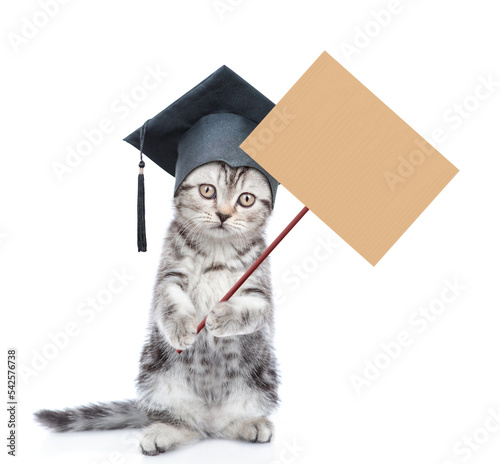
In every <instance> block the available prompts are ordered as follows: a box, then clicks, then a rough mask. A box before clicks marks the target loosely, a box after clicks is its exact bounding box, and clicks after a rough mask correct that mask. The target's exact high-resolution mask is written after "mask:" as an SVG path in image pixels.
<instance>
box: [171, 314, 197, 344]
mask: <svg viewBox="0 0 500 464" xmlns="http://www.w3.org/2000/svg"><path fill="white" fill-rule="evenodd" d="M197 328H198V323H197V322H196V319H195V318H194V317H192V316H179V317H175V318H170V319H169V320H168V321H166V322H165V332H166V337H167V341H168V342H169V343H170V344H171V345H172V346H173V347H174V348H175V349H176V350H185V349H186V348H189V347H190V346H191V345H192V344H193V343H194V341H195V340H196V332H197Z"/></svg>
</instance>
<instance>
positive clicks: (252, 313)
mask: <svg viewBox="0 0 500 464" xmlns="http://www.w3.org/2000/svg"><path fill="white" fill-rule="evenodd" d="M201 184H210V185H213V186H214V187H215V188H216V192H217V194H216V196H215V198H213V199H206V198H204V197H203V196H202V195H201V194H200V191H199V189H200V185H201ZM242 193H251V194H253V195H254V196H255V198H256V199H255V202H254V204H253V205H252V206H250V207H246V208H245V207H243V206H241V205H240V204H239V203H238V198H239V196H240V195H241V194H242ZM174 206H175V217H174V219H173V221H172V223H171V225H170V227H169V229H168V232H167V236H166V238H165V242H164V247H163V252H162V256H161V259H160V265H159V268H158V272H157V278H156V283H155V288H154V294H153V304H152V307H151V311H150V323H149V330H148V335H147V339H146V343H145V345H144V348H143V350H142V355H141V361H140V369H139V375H138V377H137V380H136V385H137V392H138V397H137V399H136V400H133V401H126V402H115V403H109V404H99V405H89V406H83V407H79V408H74V409H66V410H63V411H48V410H42V411H39V412H38V413H36V417H37V419H38V421H39V422H41V423H42V424H44V425H46V426H47V427H49V428H51V429H53V430H56V431H79V430H103V429H114V428H126V427H132V428H139V427H144V438H143V440H142V442H141V449H142V452H143V453H144V454H146V455H156V454H159V453H161V452H163V451H165V450H167V449H171V448H174V447H177V446H180V445H185V444H188V443H192V442H194V441H197V440H200V439H203V438H209V437H219V438H231V439H242V440H247V441H252V442H267V441H269V440H270V439H271V436H272V423H271V422H270V421H269V419H267V417H268V416H269V414H270V413H271V412H272V411H273V410H274V409H275V408H276V406H277V404H278V394H277V387H278V373H277V364H276V359H275V355H274V351H273V346H272V338H273V332H274V327H273V305H272V289H271V284H270V270H269V264H268V262H267V261H265V262H264V263H263V264H262V265H261V266H260V267H259V268H258V269H257V270H256V271H255V272H254V274H253V275H252V276H251V277H250V278H249V279H248V280H247V282H245V284H244V285H243V286H242V288H240V290H238V292H236V294H235V295H234V296H233V297H232V298H231V299H230V300H229V301H227V302H224V303H218V301H219V299H220V298H221V297H222V296H223V295H224V294H225V293H226V292H227V290H229V288H230V287H231V286H232V285H233V284H234V283H235V282H236V281H237V280H238V279H239V277H241V275H242V274H243V273H244V272H245V270H246V269H247V268H248V267H249V266H250V265H251V264H252V263H253V262H254V261H255V259H256V258H257V257H258V256H259V255H260V254H261V253H262V251H263V250H264V249H265V241H264V238H263V231H264V227H265V225H266V222H267V220H268V218H269V215H270V213H271V190H270V187H269V184H268V182H267V180H266V178H265V177H264V176H263V175H262V174H261V173H260V172H259V171H257V170H255V169H253V168H247V167H244V168H231V167H229V166H228V165H226V164H225V163H221V162H216V163H209V164H206V165H203V166H201V167H199V168H197V169H196V170H194V171H193V172H192V173H191V174H190V175H189V176H188V177H187V178H186V179H185V180H184V182H183V183H182V184H181V186H180V187H179V189H178V191H177V193H176V195H175V197H174ZM217 213H219V215H217ZM221 215H226V216H229V217H228V218H227V219H226V220H225V221H224V222H221V219H220V218H219V217H220V216H221ZM209 312H210V315H209V316H208V318H207V323H206V330H204V331H202V332H201V333H200V334H199V335H198V336H195V334H196V327H197V324H198V323H199V322H200V321H201V320H202V319H203V317H204V316H205V315H206V314H208V313H209ZM176 349H182V350H185V351H184V352H183V353H182V354H180V355H179V354H178V353H177V352H176Z"/></svg>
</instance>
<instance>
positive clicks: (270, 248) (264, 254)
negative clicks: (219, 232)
mask: <svg viewBox="0 0 500 464" xmlns="http://www.w3.org/2000/svg"><path fill="white" fill-rule="evenodd" d="M308 211H309V208H308V207H307V206H304V207H303V208H302V210H301V211H300V213H299V214H297V216H295V218H294V219H293V220H292V222H290V224H288V225H287V226H286V227H285V229H284V230H283V232H281V234H279V235H278V236H277V237H276V238H275V239H274V241H273V243H271V244H270V245H269V246H268V247H267V248H266V249H265V250H264V251H263V252H262V254H261V255H260V256H259V257H258V258H257V260H256V261H255V262H254V263H253V264H252V265H251V266H250V267H249V268H248V270H247V271H246V272H245V273H244V274H243V275H242V276H241V277H240V279H239V280H238V282H236V283H235V284H234V285H233V287H232V288H231V290H229V291H228V292H227V293H226V294H225V295H224V296H223V297H222V299H221V300H220V302H222V301H227V300H229V298H231V297H232V296H233V295H234V294H235V293H236V292H237V291H238V289H239V288H240V287H241V286H242V285H243V283H244V282H245V281H246V280H247V279H248V278H249V277H250V276H251V275H252V274H253V272H254V271H255V269H257V268H258V267H259V266H260V265H261V264H262V261H264V260H265V259H266V258H267V257H268V256H269V255H270V254H271V251H273V250H274V249H275V248H276V247H277V246H278V244H279V243H280V242H281V241H282V240H283V239H284V238H285V237H286V235H287V234H288V232H290V231H291V230H292V229H293V228H294V227H295V226H296V225H297V222H299V221H300V220H301V219H302V218H303V217H304V215H305V214H306V213H307V212H308ZM207 317H208V314H207V316H206V317H205V319H203V320H202V321H201V322H200V323H199V324H198V329H197V331H196V333H197V334H199V333H200V332H201V331H202V330H203V328H204V327H205V321H206V320H207ZM177 353H182V350H177Z"/></svg>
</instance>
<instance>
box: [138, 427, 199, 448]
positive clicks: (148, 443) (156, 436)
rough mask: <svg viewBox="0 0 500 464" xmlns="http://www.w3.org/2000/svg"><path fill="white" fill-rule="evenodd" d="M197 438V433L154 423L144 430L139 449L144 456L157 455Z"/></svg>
mask: <svg viewBox="0 0 500 464" xmlns="http://www.w3.org/2000/svg"><path fill="white" fill-rule="evenodd" d="M197 439H198V437H197V435H196V434H195V433H194V432H192V431H190V430H184V429H179V428H177V427H174V426H173V425H169V424H163V423H154V424H151V425H150V426H148V427H147V428H146V429H145V430H144V434H143V436H142V439H141V451H142V454H144V455H146V456H157V455H158V454H161V453H164V452H165V451H168V450H170V449H173V448H176V447H178V446H181V445H186V444H188V443H192V442H194V441H196V440H197Z"/></svg>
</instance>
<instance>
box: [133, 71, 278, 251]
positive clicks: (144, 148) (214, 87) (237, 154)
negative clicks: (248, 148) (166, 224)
mask: <svg viewBox="0 0 500 464" xmlns="http://www.w3.org/2000/svg"><path fill="white" fill-rule="evenodd" d="M273 108H274V103H273V102H272V101H271V100H269V99H268V98H266V97H265V96H264V95H263V94H262V93H260V92H259V91H258V90H256V89H255V88H254V87H252V86H251V85H250V84H249V83H248V82H246V81H245V80H243V79H242V78H241V77H240V76H238V75H237V74H236V73H235V72H233V71H232V70H231V69H229V68H228V67H227V66H222V67H221V68H219V69H218V70H217V71H215V72H214V73H213V74H211V75H210V76H209V77H207V78H206V79H205V80H204V81H202V82H201V83H200V84H198V85H197V86H196V87H194V88H193V89H192V90H190V91H189V92H187V93H186V94H185V95H183V96H182V97H180V98H179V99H178V100H176V101H175V102H174V103H172V104H171V105H170V106H168V107H167V108H165V109H164V110H163V111H162V112H160V113H159V114H157V115H156V116H154V117H153V118H151V119H149V120H148V121H146V123H145V124H144V125H143V126H142V127H140V128H139V129H137V130H136V131H134V132H132V133H131V134H130V135H129V136H128V137H126V138H125V141H126V142H128V143H130V144H131V145H133V146H134V147H136V148H137V149H139V150H140V163H139V169H140V171H139V186H138V203H137V211H138V226H137V231H138V237H137V245H138V249H139V251H146V248H147V243H146V228H145V207H144V166H145V162H144V160H143V159H142V155H143V154H144V155H146V156H147V157H148V158H149V159H151V160H152V161H154V162H155V163H156V164H157V165H158V166H160V167H161V168H162V169H164V170H165V171H167V172H168V173H169V174H171V175H173V176H175V187H174V194H175V192H176V191H177V189H178V188H179V185H180V184H181V183H182V181H183V180H184V179H185V178H186V176H187V175H188V174H189V173H190V172H191V171H193V170H194V169H195V168H197V167H198V166H201V165H203V164H206V163H209V162H212V161H223V162H225V163H227V164H228V165H229V166H231V167H233V168H235V167H241V166H248V167H252V168H256V169H258V170H259V171H261V172H262V173H263V174H264V175H265V176H266V178H267V180H268V181H269V186H270V188H271V193H272V204H273V206H274V201H275V199H276V191H277V189H278V185H279V183H278V181H277V180H276V179H275V178H274V177H272V176H271V175H270V174H269V173H268V172H267V171H266V170H265V169H264V168H262V167H261V166H260V165H259V164H258V163H257V162H256V161H254V160H253V159H252V158H251V157H250V156H248V155H247V154H246V153H245V152H244V151H243V150H242V149H241V148H240V147H239V146H240V144H241V143H242V142H243V141H244V140H245V139H246V138H247V136H248V135H250V133H251V132H252V131H253V130H254V129H255V128H256V127H257V125H258V124H259V123H260V122H261V121H262V120H263V119H264V118H265V116H266V115H267V114H268V113H269V112H270V111H271V110H272V109H273Z"/></svg>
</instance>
